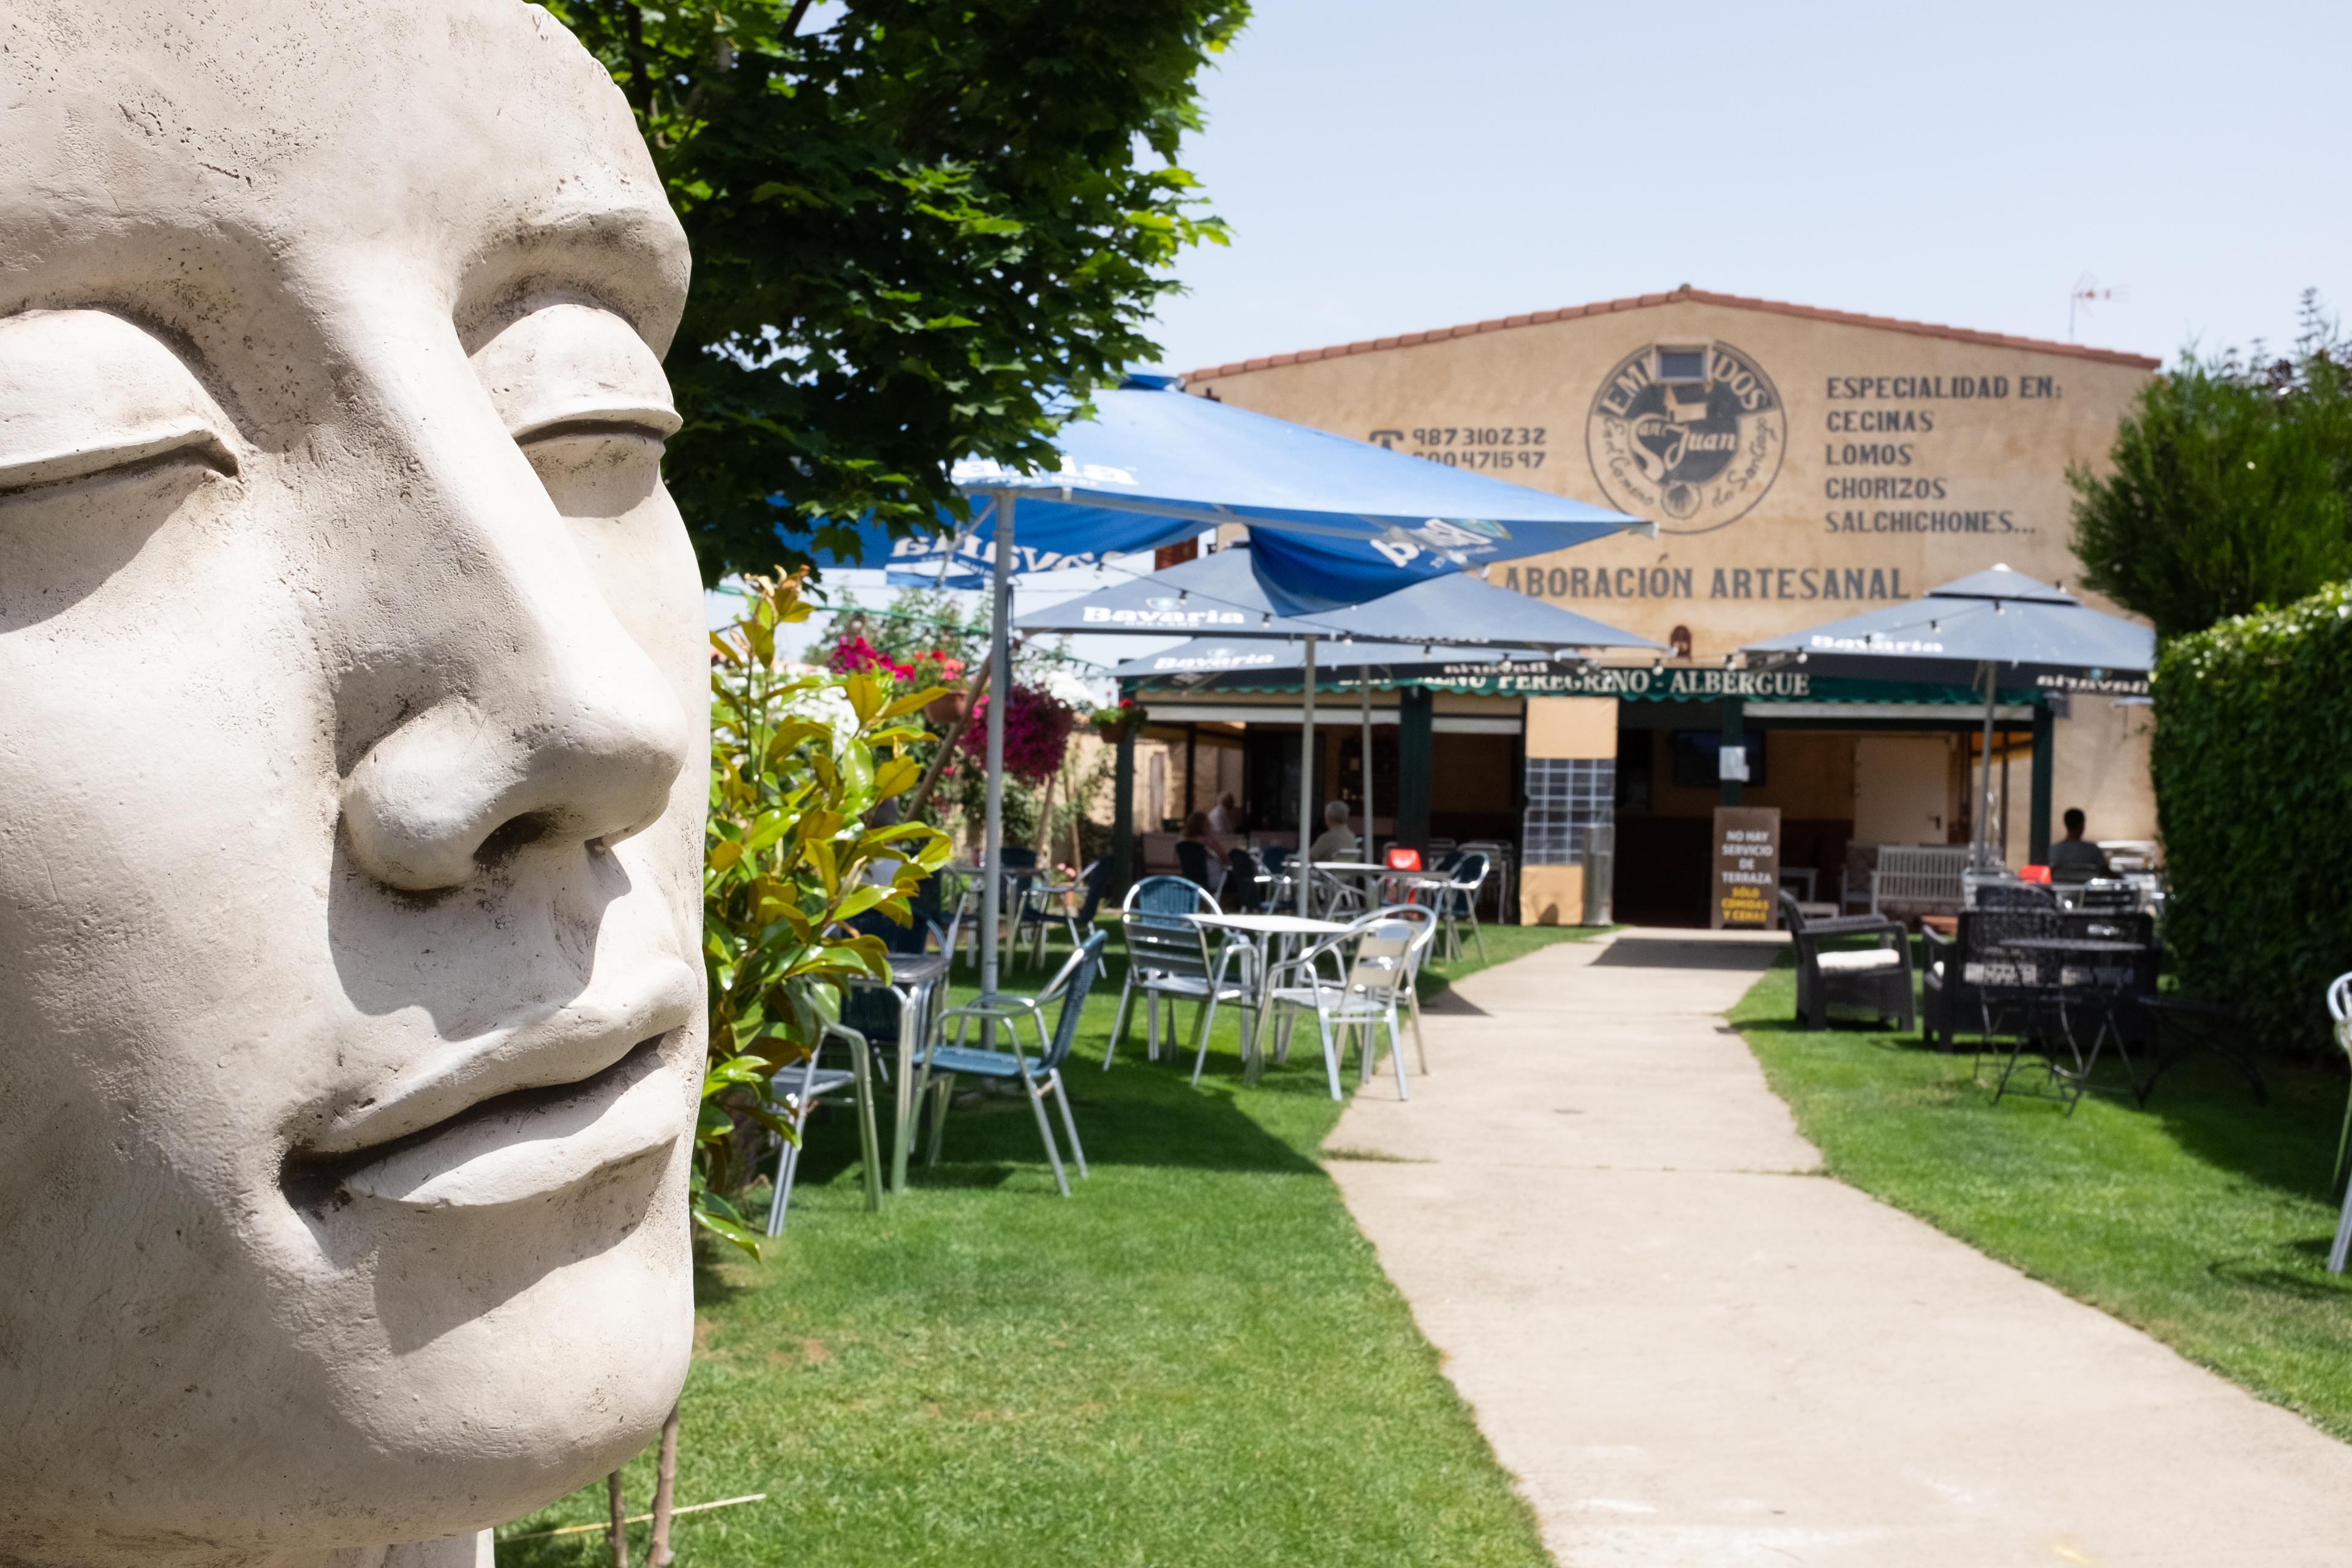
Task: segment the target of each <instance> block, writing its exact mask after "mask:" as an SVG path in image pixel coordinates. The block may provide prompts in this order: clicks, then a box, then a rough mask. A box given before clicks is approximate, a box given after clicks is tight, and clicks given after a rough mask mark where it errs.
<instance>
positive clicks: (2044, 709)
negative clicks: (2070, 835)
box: [2025, 698, 2058, 866]
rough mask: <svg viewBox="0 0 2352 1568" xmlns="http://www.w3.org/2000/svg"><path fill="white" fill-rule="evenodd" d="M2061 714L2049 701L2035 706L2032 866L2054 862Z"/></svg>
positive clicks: (2029, 827) (2029, 834) (2028, 855)
mask: <svg viewBox="0 0 2352 1568" xmlns="http://www.w3.org/2000/svg"><path fill="white" fill-rule="evenodd" d="M2056 719H2057V715H2056V714H2055V713H2053V712H2052V711H2051V710H2050V701H2049V699H2047V698H2044V699H2042V700H2041V701H2039V702H2036V703H2035V704H2034V705H2033V783H2032V806H2031V807H2030V808H2029V809H2028V812H2027V815H2026V818H2025V840H2026V849H2025V860H2026V864H2028V865H2030V866H2046V865H2048V864H2049V863H2050V797H2051V795H2053V794H2054V793H2055V784H2056V772H2057V768H2056V764H2057V758H2056V757H2055V756H2054V755H2053V751H2054V750H2055V745H2056V742H2057V739H2058V726H2057V724H2056V722H2055V720H2056Z"/></svg>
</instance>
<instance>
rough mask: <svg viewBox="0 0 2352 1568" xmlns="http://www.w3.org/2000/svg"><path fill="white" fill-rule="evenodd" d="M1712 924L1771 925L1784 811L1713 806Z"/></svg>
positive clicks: (1760, 927)
mask: <svg viewBox="0 0 2352 1568" xmlns="http://www.w3.org/2000/svg"><path fill="white" fill-rule="evenodd" d="M1714 895H1715V896H1714V897H1713V898H1711V899H1709V900H1707V911H1706V923H1707V926H1708V929H1710V930H1713V931H1723V930H1726V929H1732V930H1741V931H1769V930H1771V929H1772V924H1773V921H1775V920H1776V919H1777V918H1778V916H1779V914H1780V808H1779V807H1778V806H1770V805H1719V806H1717V807H1716V808H1715V888H1714Z"/></svg>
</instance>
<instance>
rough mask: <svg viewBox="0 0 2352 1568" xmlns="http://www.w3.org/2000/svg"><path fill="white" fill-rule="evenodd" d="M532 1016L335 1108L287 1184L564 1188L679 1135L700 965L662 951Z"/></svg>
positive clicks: (439, 1202)
mask: <svg viewBox="0 0 2352 1568" xmlns="http://www.w3.org/2000/svg"><path fill="white" fill-rule="evenodd" d="M604 990H605V988H604V987H598V988H597V992H592V993H591V994H589V995H586V996H583V997H580V998H576V999H574V1000H573V1001H572V1002H570V1003H567V1004H565V1005H563V1006H562V1007H559V1008H557V1009H555V1010H554V1011H553V1012H551V1013H550V1014H548V1015H547V1016H543V1017H540V1018H536V1019H533V1020H531V1021H530V1022H528V1023H524V1024H518V1025H514V1026H509V1027H506V1028H501V1029H495V1030H492V1031H489V1032H488V1033H487V1034H484V1035H479V1036H476V1037H472V1038H470V1039H466V1040H460V1041H456V1042H452V1043H450V1044H449V1045H448V1046H446V1047H444V1048H442V1049H440V1050H437V1051H435V1052H433V1053H432V1054H430V1055H429V1056H426V1057H425V1058H423V1059H421V1060H418V1061H415V1062H413V1063H411V1064H409V1065H408V1066H407V1067H405V1068H402V1069H401V1070H400V1071H399V1072H397V1073H396V1074H394V1077H393V1079H392V1081H391V1082H390V1083H389V1084H388V1085H386V1086H384V1087H383V1089H379V1090H377V1091H376V1092H375V1093H373V1094H372V1095H369V1096H368V1097H367V1098H366V1099H364V1100H358V1101H357V1102H356V1103H354V1104H352V1105H350V1106H348V1107H347V1108H345V1109H342V1110H341V1111H340V1112H338V1113H335V1114H333V1115H332V1117H331V1120H330V1121H329V1123H328V1125H327V1128H326V1130H325V1131H323V1132H321V1133H320V1134H319V1135H318V1136H317V1137H315V1138H312V1139H310V1140H309V1141H308V1142H306V1143H305V1144H304V1145H303V1146H302V1147H300V1148H299V1149H298V1150H297V1151H295V1152H294V1153H293V1155H292V1156H291V1157H290V1159H289V1172H288V1174H289V1184H290V1186H289V1192H294V1193H299V1194H310V1195H311V1196H313V1197H323V1196H325V1195H326V1192H327V1190H331V1189H341V1191H343V1192H345V1193H349V1194H354V1195H359V1196H366V1197H375V1198H383V1199H387V1200H390V1201H394V1202H398V1203H404V1204H409V1205H416V1206H420V1207H427V1208H450V1207H479V1206H486V1205H498V1204H505V1203H512V1202H515V1201H518V1200H520V1199H522V1198H527V1197H532V1196H536V1195H539V1194H544V1193H548V1192H552V1191H555V1190H557V1189H559V1188H561V1187H563V1186H568V1185H571V1184H573V1183H576V1182H579V1181H581V1180H583V1179H585V1178H586V1177H588V1176H591V1175H593V1174H594V1173H596V1172H598V1171H600V1170H604V1169H606V1168H608V1167H610V1166H612V1165H614V1164H616V1163H623V1162H626V1161H630V1160H634V1159H635V1158H637V1157H639V1156H641V1155H644V1154H646V1153H648V1152H652V1151H654V1150H656V1149H660V1148H664V1147H667V1146H668V1145H669V1144H672V1143H674V1142H677V1139H678V1138H680V1137H682V1136H683V1135H684V1134H685V1132H686V1130H687V1122H688V1116H689V1115H690V1096H689V1095H688V1091H687V1089H686V1087H685V1085H684V1084H683V1083H682V1082H681V1079H680V1075H679V1073H678V1071H677V1068H676V1066H675V1064H673V1063H671V1062H670V1061H668V1060H667V1052H666V1050H665V1047H667V1046H668V1045H671V1044H673V1043H675V1041H676V1039H677V1033H678V1031H679V1030H680V1029H681V1028H682V1027H683V1026H685V1024H686V1023H687V1022H688V1020H689V1019H690V1018H691V1017H692V1016H693V1015H694V1009H696V1008H697V1007H699V1006H700V1005H702V984H701V976H700V975H699V974H698V973H695V972H694V971H693V970H690V969H688V968H687V967H686V966H685V965H684V964H681V963H674V962H673V963H664V964H663V965H662V967H661V968H660V969H659V970H658V971H656V972H655V973H652V974H650V975H647V976H645V977H644V979H643V981H642V982H641V983H639V984H629V985H625V986H620V987H615V988H614V990H616V991H618V993H619V994H620V996H621V998H622V999H620V1000H615V1001H606V1000H602V999H600V997H599V995H598V994H597V993H601V992H604Z"/></svg>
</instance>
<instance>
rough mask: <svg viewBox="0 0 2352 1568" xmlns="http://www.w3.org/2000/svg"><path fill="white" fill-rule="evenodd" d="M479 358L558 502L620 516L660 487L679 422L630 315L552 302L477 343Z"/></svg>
mask: <svg viewBox="0 0 2352 1568" xmlns="http://www.w3.org/2000/svg"><path fill="white" fill-rule="evenodd" d="M473 364H474V371H475V374H477V375H478V376H480V377H481V380H482V384H483V386H484V388H485V389H486V390H488V393H489V395H490V401H491V402H492V404H494V405H496V406H497V408H498V411H499V416H500V417H501V418H502V419H504V420H505V421H506V426H507V430H508V432H509V434H511V435H512V436H513V437H514V438H515V441H516V443H517V444H518V445H520V447H522V449H523V452H524V455H525V456H527V457H528V458H530V464H531V467H532V468H534V469H535V470H537V472H538V474H539V478H540V482H541V484H543V485H545V486H546V487H547V493H548V497H549V499H550V500H553V501H554V503H555V506H556V510H559V511H561V512H562V513H563V514H564V515H565V516H566V517H571V518H582V519H604V520H618V519H621V518H624V517H627V516H629V515H630V514H632V513H633V512H634V511H635V510H636V508H637V507H639V506H640V505H642V504H643V503H644V502H645V501H646V499H647V498H648V497H649V496H650V495H651V494H652V493H653V491H654V489H655V487H656V484H657V483H658V482H659V479H660V474H661V455H662V441H663V439H664V438H665V437H668V436H670V435H673V434H675V433H676V432H677V428H678V425H679V423H680V421H679V419H678V416H677V410H675V409H674V408H672V407H671V406H670V397H669V381H668V379H667V377H666V376H664V375H663V374H662V368H661V362H660V361H659V360H658V359H656V358H655V357H654V352H653V350H652V349H650V348H648V347H646V342H645V340H644V339H643V338H640V337H639V336H637V333H636V330H635V328H633V327H632V326H630V325H629V323H628V322H627V321H624V320H622V319H621V318H620V317H619V316H617V315H614V313H613V312H612V311H610V310H603V309H600V308H598V307H596V306H593V305H586V304H580V303H576V302H573V301H570V300H561V301H555V302H551V303H548V304H543V305H541V306H540V307H539V308H538V309H536V310H531V311H530V312H529V313H528V314H526V315H523V316H521V317H520V318H519V319H518V320H516V321H513V322H511V323H510V324H509V325H508V326H507V327H505V328H504V329H502V330H501V331H499V333H498V334H497V335H496V336H495V337H493V338H491V339H490V340H489V341H488V342H485V343H483V344H482V345H481V346H480V347H479V348H478V349H476V350H475V351H474V353H473Z"/></svg>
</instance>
